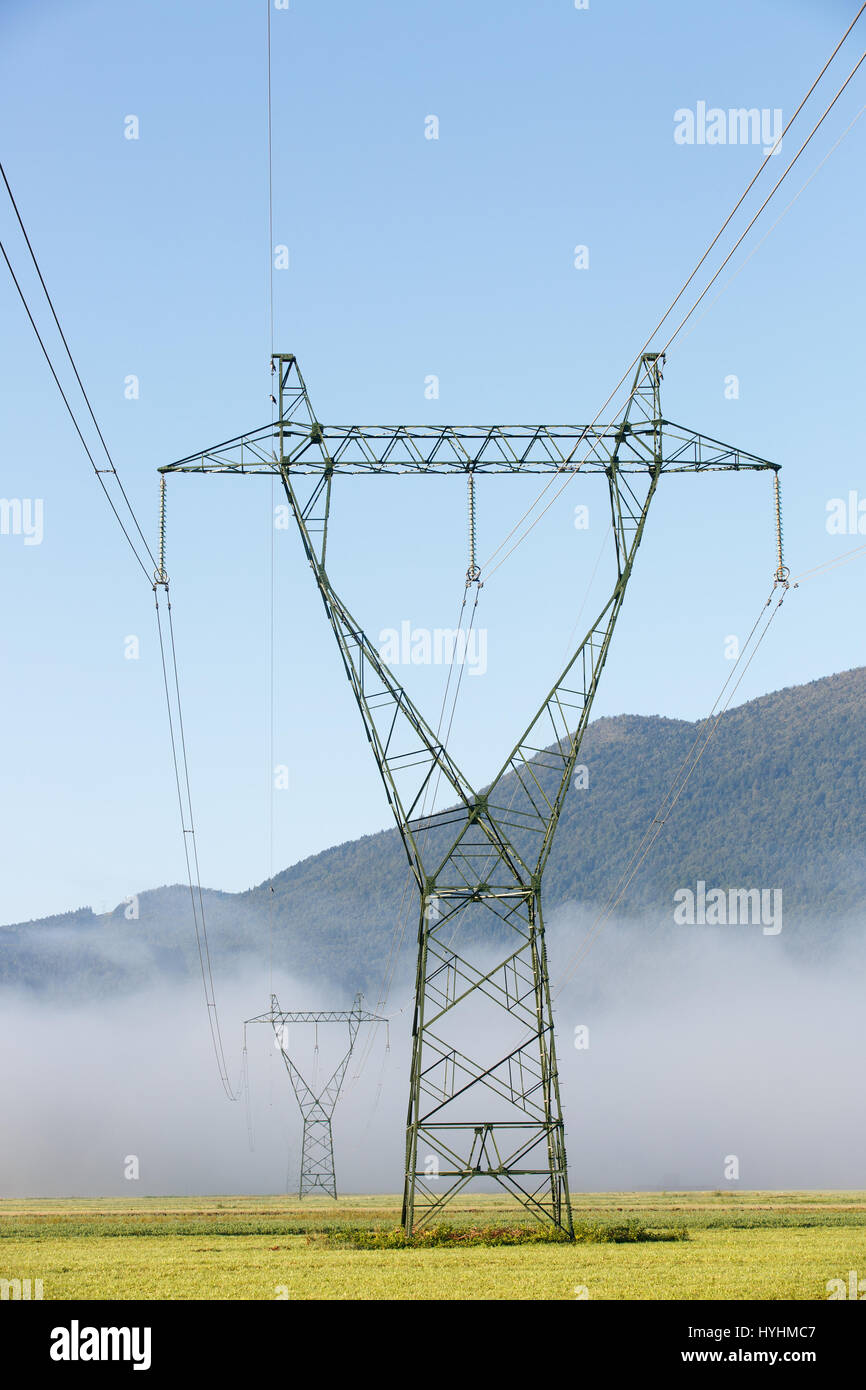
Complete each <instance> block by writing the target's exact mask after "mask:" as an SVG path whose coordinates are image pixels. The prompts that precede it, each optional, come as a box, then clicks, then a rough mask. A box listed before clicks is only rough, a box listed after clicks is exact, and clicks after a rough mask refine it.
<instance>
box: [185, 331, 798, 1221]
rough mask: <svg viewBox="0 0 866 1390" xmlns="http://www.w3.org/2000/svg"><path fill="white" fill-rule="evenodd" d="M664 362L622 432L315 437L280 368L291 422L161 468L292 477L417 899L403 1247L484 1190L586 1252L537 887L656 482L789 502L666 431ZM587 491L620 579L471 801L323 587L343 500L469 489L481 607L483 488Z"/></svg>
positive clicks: (286, 358)
mask: <svg viewBox="0 0 866 1390" xmlns="http://www.w3.org/2000/svg"><path fill="white" fill-rule="evenodd" d="M663 360H664V359H663V357H662V356H661V354H659V353H657V352H645V353H643V354H642V356H641V359H640V365H639V366H638V369H637V372H636V375H635V379H634V384H633V386H632V389H631V393H630V395H629V399H628V404H627V406H626V409H625V412H624V415H623V418H622V419H621V420H620V421H618V422H616V423H613V424H608V425H598V426H596V425H589V426H584V425H556V426H554V425H435V424H427V425H418V426H409V425H374V426H364V425H323V424H321V423H320V422H319V420H318V418H317V416H316V414H315V413H314V411H313V407H312V405H311V403H310V398H309V396H308V394H307V388H306V385H305V383H304V379H303V377H302V376H301V372H300V369H299V367H298V362H297V358H296V357H295V356H294V355H293V354H292V353H281V354H278V355H276V356H275V357H274V358H273V360H272V366H273V369H274V371H275V372H278V373H279V377H278V380H279V402H278V406H279V419H278V420H276V421H275V422H273V423H272V424H270V425H264V426H262V427H261V428H260V429H258V430H254V431H253V432H252V433H250V434H246V435H240V436H238V437H237V438H235V439H232V440H228V441H226V442H225V443H223V444H218V445H216V446H214V447H213V448H210V449H205V450H203V451H202V452H201V453H198V454H194V455H192V456H191V457H189V458H185V459H180V460H179V461H178V462H177V463H173V464H170V465H168V466H166V467H164V468H162V469H160V472H161V474H162V475H163V476H165V475H166V474H167V473H233V474H244V473H263V474H276V475H277V476H278V477H279V479H280V482H281V484H282V486H283V489H284V491H285V494H286V498H287V500H288V504H289V509H290V511H291V514H292V516H293V517H294V520H295V522H296V524H297V527H298V532H299V534H300V538H301V543H302V545H303V548H304V552H305V554H306V557H307V560H308V561H309V564H310V568H311V570H312V572H313V577H314V579H315V582H316V585H317V587H318V589H319V593H320V595H321V598H322V601H323V603H324V607H325V612H326V614H327V617H328V621H329V622H330V624H331V628H332V630H333V633H334V636H335V638H336V641H337V645H338V647H339V650H340V655H341V657H342V663H343V666H344V668H345V671H346V675H347V676H348V679H349V682H350V685H351V687H352V691H353V694H354V696H355V700H356V702H357V704H358V707H359V709H360V712H361V717H362V719H363V721H364V726H365V730H366V733H367V739H368V741H369V744H370V747H371V749H372V751H373V755H374V757H375V759H376V763H377V766H378V768H379V773H380V776H381V778H382V781H383V783H384V785H385V791H386V795H387V797H388V801H389V803H390V805H391V809H392V810H393V812H394V816H395V819H396V821H397V826H398V828H399V831H400V835H401V837H402V840H403V844H404V847H405V850H406V854H407V856H408V859H409V864H410V866H411V870H412V874H413V876H414V879H415V883H416V886H417V889H418V894H419V917H418V964H417V972H416V985H415V1013H414V1020H413V1027H412V1063H411V1073H410V1092H409V1112H408V1120H407V1128H406V1167H405V1186H404V1193H403V1224H404V1227H405V1228H406V1230H407V1231H409V1230H412V1229H414V1228H416V1227H419V1226H423V1225H424V1224H425V1223H427V1222H429V1221H430V1219H431V1218H432V1217H433V1216H435V1215H437V1214H438V1213H439V1212H441V1210H442V1208H443V1207H444V1206H445V1205H446V1203H448V1202H449V1201H450V1200H451V1198H452V1197H454V1196H455V1195H456V1194H457V1193H458V1192H460V1191H461V1190H462V1189H463V1188H464V1187H466V1186H467V1184H468V1183H470V1182H473V1181H475V1180H477V1179H481V1180H486V1181H490V1180H493V1181H495V1182H497V1183H499V1184H500V1186H502V1187H503V1188H505V1189H506V1191H508V1192H510V1193H512V1194H513V1195H514V1196H515V1197H516V1198H517V1199H518V1201H520V1202H521V1203H522V1204H523V1205H524V1206H525V1207H526V1208H527V1210H528V1211H530V1212H531V1213H532V1214H533V1215H535V1216H536V1217H538V1218H539V1220H541V1221H544V1222H550V1223H551V1224H552V1225H553V1226H554V1227H556V1228H557V1229H559V1230H562V1231H564V1232H566V1233H567V1234H569V1235H573V1224H572V1216H571V1202H570V1197H569V1192H568V1175H567V1169H566V1159H565V1130H564V1125H563V1119H562V1107H561V1103H560V1095H559V1073H558V1068H557V1060H556V1050H555V1046H554V1037H553V1009H552V1004H551V998H550V984H549V975H548V964H547V948H546V945H545V939H544V922H543V918H542V913H541V886H542V877H543V874H544V869H545V866H546V864H547V861H548V858H549V855H550V851H551V848H552V845H553V838H554V834H555V831H556V827H557V824H558V822H559V818H560V813H561V811H562V807H563V803H564V800H565V797H566V794H567V792H568V789H569V785H570V783H571V779H572V774H573V772H574V770H575V767H576V765H577V757H578V753H579V751H580V746H581V741H582V739H583V735H584V733H585V731H586V727H587V724H588V722H589V714H590V709H591V706H592V702H593V699H594V698H595V694H596V691H597V689H598V682H599V677H600V675H601V671H602V668H603V666H604V663H605V661H606V660H607V656H608V652H609V649H610V642H611V638H612V635H613V630H614V625H615V623H616V620H617V618H618V616H619V613H620V610H621V608H622V604H623V600H624V598H625V592H626V587H627V585H628V581H629V579H630V578H631V574H632V569H633V565H634V560H635V555H636V553H637V549H638V546H639V545H640V542H641V538H642V536H643V533H644V526H645V524H646V519H647V513H648V511H649V507H650V504H651V502H652V500H653V497H654V496H655V493H656V488H657V486H658V483H659V480H660V478H661V477H662V474H668V473H704V472H718V471H727V470H734V471H740V470H745V469H771V470H773V471H774V473H775V485H776V493H775V495H776V502H777V504H778V497H779V492H778V471H779V465H778V464H775V463H771V462H770V461H769V460H768V459H763V458H759V457H758V456H757V455H755V454H748V453H746V452H745V451H744V450H742V449H737V448H735V447H734V446H733V445H730V444H723V443H721V442H720V441H719V440H717V439H712V438H710V437H709V436H707V435H702V434H697V433H695V432H694V431H693V430H690V429H686V428H685V427H684V426H681V425H675V424H672V423H671V421H669V420H665V419H664V417H663V416H662V412H661V401H660V383H661V375H662V374H661V368H662V363H663ZM577 472H580V473H581V474H582V475H590V474H600V475H602V476H603V477H604V479H605V480H606V483H607V488H608V493H609V499H610V519H611V529H612V533H613V542H614V558H615V566H616V573H615V576H614V577H613V585H612V590H611V593H610V597H609V598H608V599H607V601H606V602H605V603H604V605H603V607H602V608H601V611H600V613H599V614H598V617H597V618H596V619H595V621H594V622H593V623H592V624H591V626H590V628H589V631H588V632H587V634H586V636H585V637H584V638H583V640H582V641H581V642H580V644H579V646H578V647H577V648H576V650H575V651H574V653H573V655H572V656H571V657H570V658H569V660H568V662H567V664H566V666H565V668H564V669H563V670H562V672H561V674H560V675H559V677H558V678H557V680H556V681H555V683H554V685H553V688H552V689H551V691H550V693H549V694H548V695H547V697H546V698H545V700H544V701H543V703H542V704H541V707H540V708H539V709H538V710H537V712H536V713H535V714H534V715H533V717H532V719H531V721H530V723H529V725H528V727H527V728H526V731H525V732H524V734H523V735H522V737H521V738H520V739H519V741H518V742H517V744H516V745H515V746H514V747H513V748H512V750H511V752H510V753H509V754H508V757H507V758H506V759H505V762H504V763H503V765H502V767H501V768H500V770H499V772H498V773H497V774H496V775H495V777H494V778H493V781H492V782H491V783H490V784H489V785H488V786H487V787H484V788H481V789H480V790H478V791H476V790H475V789H474V788H473V787H472V786H471V785H470V783H469V781H468V779H467V778H466V777H465V776H464V775H463V773H462V772H461V770H460V768H459V767H458V766H457V764H456V763H455V762H454V759H453V758H452V757H451V755H450V753H449V751H448V749H447V748H446V746H445V742H444V737H443V736H441V735H440V732H439V731H437V730H434V729H433V728H431V726H430V725H429V724H428V723H427V722H426V720H425V719H424V717H423V716H422V714H421V713H420V712H419V710H418V709H417V708H416V706H415V704H414V703H413V702H412V700H411V699H410V697H409V695H408V694H407V693H406V691H405V690H404V688H403V686H402V685H401V684H400V682H399V681H398V680H397V679H396V677H395V675H394V673H393V671H392V670H391V669H390V667H389V666H388V664H387V663H386V661H385V660H384V658H383V657H382V655H381V653H380V652H379V650H378V649H377V648H376V646H375V644H374V643H373V642H372V641H371V640H370V638H369V637H368V636H367V634H366V633H365V632H364V630H363V628H362V627H361V625H360V624H359V623H358V622H357V620H356V619H355V618H354V617H353V616H352V614H351V613H350V611H349V609H348V608H347V607H346V605H345V604H344V603H343V601H342V599H341V598H340V597H339V595H338V594H337V593H336V591H335V590H334V587H333V585H332V583H331V579H330V576H329V574H328V570H327V568H326V549H327V541H328V519H329V516H330V508H331V494H332V490H333V485H334V481H335V479H337V478H338V477H339V476H340V475H342V474H358V475H367V476H372V475H379V474H391V475H394V474H412V475H416V474H429V475H433V476H442V475H444V474H455V473H457V474H466V475H467V485H468V490H469V536H470V550H469V569H468V571H467V575H466V584H467V590H468V587H469V586H470V585H479V584H480V582H481V571H480V569H479V566H478V564H477V563H476V557H475V524H476V514H475V480H476V478H479V477H481V476H482V475H484V476H486V475H488V474H492V473H509V474H515V475H516V474H521V473H538V474H544V473H549V474H560V475H561V476H562V479H563V482H564V481H566V480H567V478H568V475H569V474H570V473H577ZM555 495H556V494H555V493H554V496H555ZM549 505H550V504H549V503H548V506H549ZM777 539H778V568H777V572H776V577H777V579H778V580H779V581H780V582H784V578H785V575H786V573H787V571H785V570H784V565H783V560H782V554H781V523H780V518H779V514H778V509H777ZM515 544H516V542H515ZM500 549H501V547H500ZM160 564H162V559H161V560H160ZM561 582H565V581H561ZM476 595H477V589H476ZM445 737H447V735H446V736H445ZM440 791H441V794H442V795H441V797H440V795H439V793H440ZM443 801H444V804H443Z"/></svg>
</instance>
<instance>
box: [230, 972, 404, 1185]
mask: <svg viewBox="0 0 866 1390" xmlns="http://www.w3.org/2000/svg"><path fill="white" fill-rule="evenodd" d="M362 998H363V995H361V994H356V996H355V1003H354V1005H353V1006H352V1008H351V1009H348V1010H342V1011H336V1012H333V1011H332V1012H327V1013H313V1012H309V1011H303V1010H302V1011H300V1012H298V1011H296V1012H294V1013H286V1012H285V1011H284V1010H282V1009H281V1008H280V1006H279V1003H278V1001H277V996H276V995H275V994H272V995H271V1007H270V1010H269V1012H268V1013H266V1014H259V1016H258V1017H257V1018H248V1019H247V1023H270V1024H272V1025H273V1029H274V1041H275V1043H276V1045H277V1047H278V1048H279V1049H280V1052H281V1054H282V1058H283V1061H284V1062H285V1064H286V1071H287V1072H288V1073H289V1080H290V1081H291V1083H292V1089H293V1091H294V1093H295V1098H296V1099H297V1102H298V1105H299V1107H300V1110H301V1117H302V1119H303V1122H304V1137H303V1141H302V1144H301V1177H300V1182H299V1184H298V1196H299V1197H303V1196H304V1195H305V1194H306V1193H307V1192H313V1191H315V1189H316V1188H321V1190H322V1191H323V1192H327V1193H328V1195H329V1196H331V1197H333V1198H334V1199H335V1200H336V1197H337V1177H336V1171H335V1168H334V1136H333V1133H332V1130H331V1120H332V1119H333V1115H334V1110H335V1108H336V1105H337V1101H338V1100H339V1098H340V1091H341V1089H342V1086H343V1081H344V1079H345V1076H346V1068H347V1067H348V1065H349V1059H350V1058H351V1056H352V1051H353V1049H354V1046H355V1039H356V1038H357V1036H358V1029H359V1028H360V1027H361V1024H362V1023H386V1024H387V1021H388V1020H387V1019H385V1018H380V1017H379V1016H378V1015H377V1014H371V1013H367V1011H366V1010H365V1009H362V1008H361V1000H362ZM290 1023H313V1024H315V1025H316V1049H317V1050H318V1025H319V1024H320V1023H345V1024H347V1025H348V1030H349V1046H348V1049H347V1051H346V1053H345V1055H344V1056H343V1058H342V1059H341V1060H340V1061H339V1062H338V1063H337V1067H336V1070H335V1071H334V1072H333V1074H332V1075H331V1076H330V1077H329V1078H328V1080H327V1081H326V1082H325V1084H324V1086H318V1085H317V1084H316V1082H315V1081H314V1083H313V1085H312V1086H310V1085H309V1083H308V1082H307V1081H306V1080H305V1079H304V1077H303V1076H302V1075H301V1073H300V1071H299V1070H298V1066H297V1063H295V1062H293V1061H292V1059H291V1057H290V1056H289V1024H290Z"/></svg>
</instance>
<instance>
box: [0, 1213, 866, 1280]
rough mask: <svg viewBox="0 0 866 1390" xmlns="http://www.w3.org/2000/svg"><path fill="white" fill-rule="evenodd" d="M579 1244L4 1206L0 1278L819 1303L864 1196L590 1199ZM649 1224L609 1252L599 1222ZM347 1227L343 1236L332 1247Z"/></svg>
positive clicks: (846, 1262) (850, 1247) (279, 1217)
mask: <svg viewBox="0 0 866 1390" xmlns="http://www.w3.org/2000/svg"><path fill="white" fill-rule="evenodd" d="M573 1202H574V1210H575V1220H576V1222H577V1223H579V1225H580V1227H581V1229H583V1230H584V1231H587V1232H589V1233H590V1239H589V1240H588V1241H586V1242H581V1243H580V1244H577V1245H561V1244H560V1245H557V1244H532V1245H502V1246H471V1247H468V1248H460V1247H456V1248H445V1247H439V1248H433V1249H423V1250H422V1249H393V1250H392V1249H371V1250H365V1249H362V1250H359V1249H354V1248H351V1247H350V1246H349V1245H346V1244H342V1243H340V1242H341V1239H343V1238H345V1233H346V1232H348V1231H349V1230H351V1229H357V1228H364V1229H366V1230H371V1229H380V1230H387V1229H390V1228H393V1227H394V1226H396V1225H397V1224H398V1221H399V1200H398V1199H397V1198H395V1197H342V1198H340V1200H339V1201H338V1202H336V1203H335V1202H332V1201H330V1200H327V1199H323V1198H306V1199H305V1200H304V1201H303V1202H298V1201H297V1199H295V1200H292V1199H290V1198H286V1197H279V1198H277V1197H206V1198H187V1197H169V1198H165V1197H153V1198H148V1197H145V1198H140V1199H138V1200H135V1201H130V1200H121V1199H115V1198H106V1199H104V1200H64V1201H55V1200H44V1201H39V1200H29V1201H16V1200H6V1201H0V1279H31V1280H33V1279H41V1280H42V1286H43V1297H44V1298H45V1299H78V1298H82V1299H102V1298H108V1299H125V1298H146V1299H285V1298H289V1299H322V1298H327V1299H422V1298H423V1299H455V1298H457V1299H502V1298H524V1299H575V1298H596V1299H686V1298H697V1299H705V1298H722V1299H731V1300H742V1299H757V1298H770V1299H826V1298H827V1296H828V1294H827V1282H828V1280H831V1279H839V1278H841V1279H844V1280H846V1281H847V1278H848V1271H849V1270H858V1271H859V1277H861V1278H866V1193H862V1192H826V1193H818V1192H796V1193H792V1192H789V1193H773V1192H752V1193H747V1192H744V1193H730V1192H726V1193H712V1192H680V1193H645V1192H643V1193H635V1192H625V1193H623V1192H620V1193H590V1194H585V1195H578V1196H575V1197H574V1198H573ZM449 1220H451V1221H453V1222H454V1224H461V1223H462V1224H465V1226H466V1227H467V1228H468V1227H494V1226H502V1225H503V1224H508V1225H511V1226H514V1225H515V1224H519V1223H520V1222H521V1221H525V1220H526V1218H525V1217H524V1216H523V1213H521V1212H519V1210H518V1209H517V1208H516V1207H515V1206H514V1205H512V1204H511V1203H509V1201H508V1200H507V1199H505V1198H502V1197H495V1196H478V1195H476V1196H474V1197H472V1198H468V1197H467V1198H464V1199H463V1200H460V1199H458V1201H457V1202H456V1204H455V1206H454V1208H452V1209H451V1211H450V1213H449ZM626 1223H631V1224H632V1228H633V1229H635V1228H637V1229H643V1230H644V1231H645V1233H646V1235H648V1236H650V1237H652V1236H655V1237H658V1236H659V1235H665V1234H667V1235H668V1236H670V1235H671V1234H675V1233H677V1232H682V1230H683V1229H685V1232H686V1233H687V1239H684V1240H683V1239H680V1240H670V1239H667V1240H665V1239H661V1240H660V1239H658V1238H655V1239H646V1240H640V1239H639V1240H637V1241H628V1242H625V1243H611V1242H610V1241H609V1240H605V1239H604V1238H601V1239H599V1236H602V1237H603V1236H604V1230H605V1228H606V1227H622V1226H623V1225H625V1224H626ZM341 1232H343V1233H344V1235H343V1237H341Z"/></svg>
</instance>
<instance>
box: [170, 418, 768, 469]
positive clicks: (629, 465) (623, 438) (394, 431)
mask: <svg viewBox="0 0 866 1390" xmlns="http://www.w3.org/2000/svg"><path fill="white" fill-rule="evenodd" d="M654 449H655V453H654ZM614 457H616V458H617V459H618V462H619V467H620V470H621V471H622V472H624V473H630V472H642V471H645V470H646V469H647V468H648V467H650V466H654V465H655V464H656V463H658V464H659V465H660V467H661V471H662V472H663V473H706V472H713V471H718V470H722V469H729V468H730V469H737V470H739V469H764V468H778V466H779V465H778V464H775V463H773V462H771V461H770V460H769V459H765V458H761V457H760V456H759V455H757V454H750V453H748V452H747V451H746V450H745V449H739V448H737V447H736V445H733V444H726V443H724V442H723V441H722V440H719V439H714V438H712V437H711V436H710V435H706V434H701V433H699V432H698V431H696V430H691V429H689V428H688V427H687V426H685V425H677V424H674V423H673V422H672V421H670V420H661V421H659V422H658V428H657V429H654V427H653V424H652V422H649V421H646V422H644V421H641V422H639V423H636V424H635V425H633V426H632V425H627V427H626V428H625V430H623V425H622V422H621V423H619V424H616V425H604V426H595V427H592V426H588V425H322V424H320V423H319V422H314V423H313V425H309V424H307V423H306V422H300V421H292V420H288V421H286V420H284V421H282V422H280V421H277V423H276V424H268V425H263V426H262V427H261V428H260V429H257V430H253V431H251V432H250V433H249V434H242V435H238V436H237V438H235V439H229V440H225V441H224V442H223V443H221V444H216V445H213V446H212V447H211V448H207V449H202V450H201V451H200V452H198V453H195V454H190V455H189V456H188V457H187V458H182V459H178V460H177V461H176V462H175V463H170V464H167V465H165V466H164V467H163V468H161V469H160V472H162V473H280V472H281V471H282V470H283V469H287V470H288V471H289V472H290V473H291V474H298V475H304V474H323V475H324V474H325V473H327V472H330V473H331V474H332V475H333V474H340V473H345V474H364V473H373V474H381V473H385V474H389V473H392V474H403V473H429V474H451V473H475V474H480V473H540V474H543V473H563V474H566V473H577V472H581V473H604V472H605V470H606V468H607V466H608V464H609V463H610V462H611V460H612V459H613V458H614Z"/></svg>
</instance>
